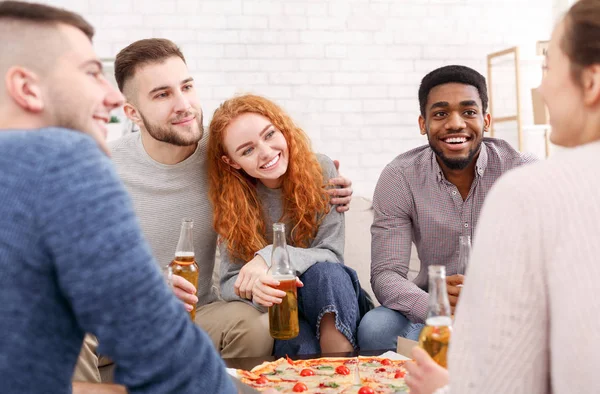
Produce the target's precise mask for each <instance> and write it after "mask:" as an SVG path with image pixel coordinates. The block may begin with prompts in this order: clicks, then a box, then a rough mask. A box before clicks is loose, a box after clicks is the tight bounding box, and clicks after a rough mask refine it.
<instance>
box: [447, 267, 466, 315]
mask: <svg viewBox="0 0 600 394" xmlns="http://www.w3.org/2000/svg"><path fill="white" fill-rule="evenodd" d="M464 281H465V277H464V275H461V274H456V275H451V276H447V277H446V289H447V293H448V302H450V308H451V309H452V313H453V314H454V309H455V308H456V305H457V304H458V298H459V297H460V291H461V290H462V286H463V282H464Z"/></svg>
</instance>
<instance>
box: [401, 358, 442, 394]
mask: <svg viewBox="0 0 600 394" xmlns="http://www.w3.org/2000/svg"><path fill="white" fill-rule="evenodd" d="M412 357H413V359H414V360H415V361H414V362H410V361H407V362H406V364H404V368H406V370H407V371H408V375H406V377H405V378H404V381H405V382H406V385H407V386H408V387H409V388H410V392H411V394H432V393H434V392H435V391H436V390H437V389H440V388H442V387H444V386H446V385H447V384H448V380H449V374H448V371H447V370H446V369H445V368H444V367H441V366H439V365H438V363H436V362H435V361H433V359H432V358H431V357H430V356H429V354H427V352H426V351H425V350H423V349H421V348H420V347H414V348H413V350H412Z"/></svg>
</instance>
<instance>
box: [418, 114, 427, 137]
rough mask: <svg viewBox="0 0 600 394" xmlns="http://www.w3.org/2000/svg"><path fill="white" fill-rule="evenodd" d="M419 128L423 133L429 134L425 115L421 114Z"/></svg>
mask: <svg viewBox="0 0 600 394" xmlns="http://www.w3.org/2000/svg"><path fill="white" fill-rule="evenodd" d="M419 130H420V131H421V135H425V134H427V125H426V124H425V118H424V117H423V115H419Z"/></svg>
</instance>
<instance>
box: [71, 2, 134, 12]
mask: <svg viewBox="0 0 600 394" xmlns="http://www.w3.org/2000/svg"><path fill="white" fill-rule="evenodd" d="M86 8H87V9H86V10H85V11H87V12H91V13H99V14H103V13H104V14H123V13H131V12H132V11H133V1H132V0H121V1H116V2H109V1H92V2H89V8H88V7H86ZM78 12H82V10H81V9H80V10H78Z"/></svg>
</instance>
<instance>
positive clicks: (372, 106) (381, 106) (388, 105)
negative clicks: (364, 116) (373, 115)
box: [363, 100, 396, 112]
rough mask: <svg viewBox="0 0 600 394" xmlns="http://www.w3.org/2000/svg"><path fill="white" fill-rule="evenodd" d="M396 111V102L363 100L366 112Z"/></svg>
mask: <svg viewBox="0 0 600 394" xmlns="http://www.w3.org/2000/svg"><path fill="white" fill-rule="evenodd" d="M395 109H396V103H395V102H394V100H363V111H365V112H389V111H394V110H395Z"/></svg>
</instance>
